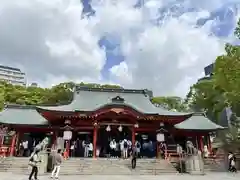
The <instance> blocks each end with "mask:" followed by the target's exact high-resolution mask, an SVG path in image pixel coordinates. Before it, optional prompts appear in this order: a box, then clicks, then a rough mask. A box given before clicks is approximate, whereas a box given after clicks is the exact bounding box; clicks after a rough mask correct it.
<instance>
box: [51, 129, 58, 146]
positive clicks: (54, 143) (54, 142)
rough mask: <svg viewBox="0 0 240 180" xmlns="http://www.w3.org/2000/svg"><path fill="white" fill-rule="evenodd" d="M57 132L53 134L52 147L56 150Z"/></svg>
mask: <svg viewBox="0 0 240 180" xmlns="http://www.w3.org/2000/svg"><path fill="white" fill-rule="evenodd" d="M56 145H57V132H56V131H53V134H52V147H53V148H54V149H57V146H56Z"/></svg>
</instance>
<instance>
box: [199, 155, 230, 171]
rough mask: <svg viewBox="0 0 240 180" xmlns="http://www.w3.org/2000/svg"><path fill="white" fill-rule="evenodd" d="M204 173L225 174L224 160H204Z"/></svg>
mask: <svg viewBox="0 0 240 180" xmlns="http://www.w3.org/2000/svg"><path fill="white" fill-rule="evenodd" d="M203 162H204V171H205V172H226V171H227V169H226V167H225V162H224V159H212V158H208V159H204V160H203Z"/></svg>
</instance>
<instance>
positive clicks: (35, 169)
mask: <svg viewBox="0 0 240 180" xmlns="http://www.w3.org/2000/svg"><path fill="white" fill-rule="evenodd" d="M39 152H40V151H39V150H38V149H37V150H36V151H35V152H33V153H32V155H31V157H30V159H29V165H30V166H31V167H32V171H31V173H30V175H29V178H28V179H29V180H32V176H33V175H34V179H35V180H37V179H38V178H37V175H38V164H39V163H40V162H41V159H40V156H39Z"/></svg>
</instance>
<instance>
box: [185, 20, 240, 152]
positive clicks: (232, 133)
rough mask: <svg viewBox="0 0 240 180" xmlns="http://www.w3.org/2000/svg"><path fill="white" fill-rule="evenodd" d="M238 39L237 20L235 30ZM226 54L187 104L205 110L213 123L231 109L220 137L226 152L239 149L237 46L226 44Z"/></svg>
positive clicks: (195, 87) (193, 89)
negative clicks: (227, 125) (228, 123)
mask: <svg viewBox="0 0 240 180" xmlns="http://www.w3.org/2000/svg"><path fill="white" fill-rule="evenodd" d="M235 35H236V37H237V38H239V39H240V20H239V22H238V24H237V27H236V29H235ZM225 51H226V53H225V54H223V55H220V56H218V57H217V58H216V61H215V63H214V72H213V74H212V76H211V77H208V78H205V79H202V80H199V81H198V82H197V83H196V84H194V85H193V86H192V87H191V90H190V92H189V93H188V96H187V97H186V102H187V103H188V105H189V106H190V107H191V108H192V109H194V108H195V109H198V110H204V111H206V112H207V115H208V116H210V117H211V118H212V119H213V120H215V121H216V122H217V121H218V120H219V114H220V113H221V112H222V111H223V109H224V108H226V107H229V108H231V110H232V112H233V114H232V116H231V119H230V122H231V125H230V126H229V128H228V129H227V130H225V131H223V132H221V133H219V134H218V135H219V138H220V140H221V142H222V144H223V146H224V148H225V149H227V150H229V148H230V149H231V150H239V149H240V134H239V133H240V118H239V117H240V46H239V45H232V44H226V46H225Z"/></svg>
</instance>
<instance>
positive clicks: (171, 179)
mask: <svg viewBox="0 0 240 180" xmlns="http://www.w3.org/2000/svg"><path fill="white" fill-rule="evenodd" d="M176 178H177V180H193V178H194V180H214V179H216V180H237V179H238V180H239V178H240V173H237V174H232V173H208V174H207V175H204V176H201V175H180V174H178V175H160V176H121V175H115V176H105V175H98V176H95V175H92V176H91V175H90V176H85V175H79V176H74V175H73V176H70V175H68V176H61V177H60V178H59V179H60V180H79V179H82V180H122V179H124V180H176ZM27 179H28V177H27V176H24V175H18V174H12V173H0V180H27ZM49 179H50V178H49V176H39V180H49Z"/></svg>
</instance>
